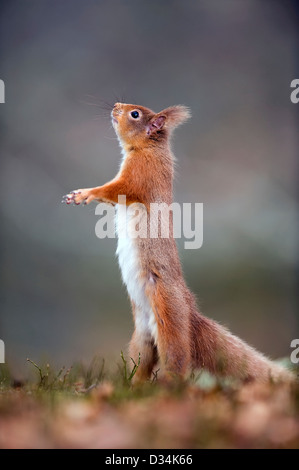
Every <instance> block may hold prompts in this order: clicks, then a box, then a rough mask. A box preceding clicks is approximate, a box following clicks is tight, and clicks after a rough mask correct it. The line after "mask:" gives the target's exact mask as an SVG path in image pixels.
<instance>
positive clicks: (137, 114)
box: [131, 111, 139, 119]
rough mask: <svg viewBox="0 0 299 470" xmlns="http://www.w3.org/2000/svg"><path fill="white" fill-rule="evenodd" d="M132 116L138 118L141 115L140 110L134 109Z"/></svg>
mask: <svg viewBox="0 0 299 470" xmlns="http://www.w3.org/2000/svg"><path fill="white" fill-rule="evenodd" d="M131 116H132V118H134V119H137V118H138V117H139V113H138V111H132V112H131Z"/></svg>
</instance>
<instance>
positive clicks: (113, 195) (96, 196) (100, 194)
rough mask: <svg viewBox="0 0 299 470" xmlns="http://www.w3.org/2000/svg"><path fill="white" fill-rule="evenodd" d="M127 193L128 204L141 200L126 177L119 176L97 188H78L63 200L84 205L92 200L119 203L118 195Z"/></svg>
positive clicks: (67, 202)
mask: <svg viewBox="0 0 299 470" xmlns="http://www.w3.org/2000/svg"><path fill="white" fill-rule="evenodd" d="M119 195H125V196H126V202H127V204H131V203H133V202H139V200H140V199H139V197H138V196H136V195H135V193H133V192H132V188H130V187H129V185H128V184H127V183H126V181H125V178H118V179H116V180H112V181H110V182H109V183H106V184H104V185H103V186H97V187H95V188H85V189H76V190H75V191H71V192H70V193H68V194H66V195H65V196H63V198H62V202H65V203H66V204H72V203H74V204H76V205H79V204H81V203H83V204H84V205H86V204H89V203H90V202H91V201H98V202H110V203H111V204H117V202H118V196H119Z"/></svg>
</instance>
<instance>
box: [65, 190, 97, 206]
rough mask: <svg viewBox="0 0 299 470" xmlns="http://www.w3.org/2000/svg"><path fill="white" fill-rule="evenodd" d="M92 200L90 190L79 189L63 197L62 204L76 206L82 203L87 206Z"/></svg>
mask: <svg viewBox="0 0 299 470" xmlns="http://www.w3.org/2000/svg"><path fill="white" fill-rule="evenodd" d="M92 199H93V198H91V197H90V193H89V190H88V189H77V190H75V191H71V192H70V193H68V194H66V195H65V196H63V198H62V201H61V202H62V203H65V204H68V205H69V204H72V203H73V204H75V205H76V206H79V205H80V204H81V203H82V205H83V206H86V205H87V204H88V203H89V202H90V201H91V200H92Z"/></svg>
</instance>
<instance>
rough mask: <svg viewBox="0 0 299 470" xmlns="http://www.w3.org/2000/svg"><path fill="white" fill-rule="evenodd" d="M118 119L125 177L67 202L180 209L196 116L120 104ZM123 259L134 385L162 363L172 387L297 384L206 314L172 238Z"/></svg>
mask: <svg viewBox="0 0 299 470" xmlns="http://www.w3.org/2000/svg"><path fill="white" fill-rule="evenodd" d="M111 117H112V124H113V127H114V130H115V132H116V134H117V137H118V139H119V142H120V145H121V148H122V153H123V159H122V163H121V167H120V170H119V172H118V174H117V175H116V176H115V178H114V179H112V180H111V181H110V182H108V183H106V184H104V185H103V186H98V187H95V188H87V189H78V190H75V191H72V192H70V193H69V194H67V195H66V196H64V201H65V202H66V203H67V204H70V203H75V204H81V203H83V204H89V203H90V202H91V201H97V202H107V203H112V204H114V205H118V197H119V196H120V195H122V196H126V202H125V204H126V205H127V206H130V205H131V204H133V203H142V204H143V206H144V207H145V212H146V213H145V216H146V217H149V216H150V204H151V203H153V202H159V203H161V202H164V203H166V204H171V203H172V200H173V164H174V156H173V153H172V151H171V148H170V137H171V135H172V131H173V130H174V129H175V128H176V127H177V126H179V125H180V124H182V123H184V122H185V121H186V120H187V119H188V118H189V117H190V112H189V109H188V108H187V107H185V106H172V107H169V108H167V109H164V110H163V111H161V112H159V113H155V112H154V111H152V110H150V109H148V108H145V107H143V106H137V105H132V104H124V103H116V104H115V105H114V107H113V110H112V112H111ZM143 216H144V214H143ZM117 255H118V260H119V265H120V269H121V272H122V278H123V281H124V283H125V284H126V287H127V290H128V294H129V297H130V300H131V304H132V311H133V316H134V324H135V329H134V333H133V337H132V339H131V342H130V346H129V354H130V357H131V358H132V359H133V360H134V361H135V362H136V363H137V362H138V358H139V357H140V363H139V367H138V369H137V372H136V374H135V376H134V381H137V382H139V381H141V382H142V381H145V380H148V379H149V378H150V377H151V375H152V373H153V371H154V368H155V367H157V364H158V361H159V366H160V368H161V371H162V372H160V373H159V375H160V374H162V377H165V378H166V380H168V379H171V378H172V377H176V378H181V379H184V378H185V377H186V376H187V374H188V373H190V371H192V370H195V369H203V368H204V369H206V370H208V371H209V372H211V373H212V374H215V375H216V376H218V377H232V378H235V379H238V380H241V381H248V380H258V381H262V382H266V381H268V380H269V379H274V380H276V379H282V380H287V381H291V380H292V379H293V374H292V373H291V372H290V371H288V370H287V369H284V368H283V367H281V366H279V365H277V364H276V363H274V362H272V361H271V360H270V359H268V358H266V357H265V356H263V355H262V354H261V353H259V352H257V351H256V350H255V349H254V348H252V347H251V346H249V345H248V344H246V343H245V342H243V341H242V340H240V339H239V338H237V337H236V336H233V335H232V334H231V333H230V332H229V331H228V330H227V329H226V328H224V327H223V326H221V325H220V324H218V323H217V322H215V321H213V320H211V319H209V318H206V317H205V316H203V315H202V314H201V313H200V312H199V311H198V308H197V305H196V300H195V297H194V296H193V294H192V293H191V292H190V290H189V289H188V287H187V285H186V283H185V281H184V277H183V273H182V269H181V264H180V260H179V255H178V250H177V246H176V242H175V239H174V237H173V233H172V231H170V236H169V238H162V237H158V238H151V237H145V238H138V237H137V238H131V237H130V236H128V237H126V238H118V247H117Z"/></svg>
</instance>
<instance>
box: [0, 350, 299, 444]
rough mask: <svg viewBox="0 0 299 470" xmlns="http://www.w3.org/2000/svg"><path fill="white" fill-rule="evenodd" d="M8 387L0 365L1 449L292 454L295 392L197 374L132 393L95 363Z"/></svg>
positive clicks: (124, 376) (126, 370) (122, 370)
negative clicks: (288, 451)
mask: <svg viewBox="0 0 299 470" xmlns="http://www.w3.org/2000/svg"><path fill="white" fill-rule="evenodd" d="M28 366H29V367H30V368H32V369H33V370H34V371H35V372H36V377H35V378H34V379H31V380H28V381H26V382H24V383H23V382H19V381H16V380H13V378H12V377H11V376H10V374H9V370H8V368H7V367H6V366H5V365H0V448H33V449H36V448H106V449H121V448H136V449H154V448H169V449H177V448H181V449H188V448H189V449H190V448H299V386H298V385H294V386H291V387H290V386H288V385H286V384H283V383H277V384H274V383H270V382H269V383H268V384H265V385H261V384H255V383H251V384H247V385H240V384H233V383H229V382H225V381H224V382H219V381H217V380H216V379H215V378H213V377H211V376H208V375H205V374H201V375H198V376H193V377H192V378H191V379H190V380H189V381H188V382H186V383H184V384H173V385H168V386H166V385H165V384H163V383H160V382H159V374H157V375H156V377H154V378H153V380H152V381H151V382H149V383H146V384H144V385H142V386H138V387H137V386H132V384H131V379H132V372H133V371H134V367H135V365H134V364H132V367H131V365H130V364H129V363H126V362H125V361H124V359H122V360H121V361H120V364H119V367H118V370H117V371H116V372H109V368H107V366H106V365H105V363H104V361H102V360H101V359H99V358H95V359H94V360H93V361H92V363H91V364H90V365H89V366H88V367H84V366H82V365H80V364H75V365H74V366H73V367H71V368H69V369H68V368H61V369H60V370H58V371H54V370H53V369H52V368H51V367H50V366H49V365H47V364H45V365H44V366H39V365H38V364H35V363H33V361H29V362H28Z"/></svg>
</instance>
